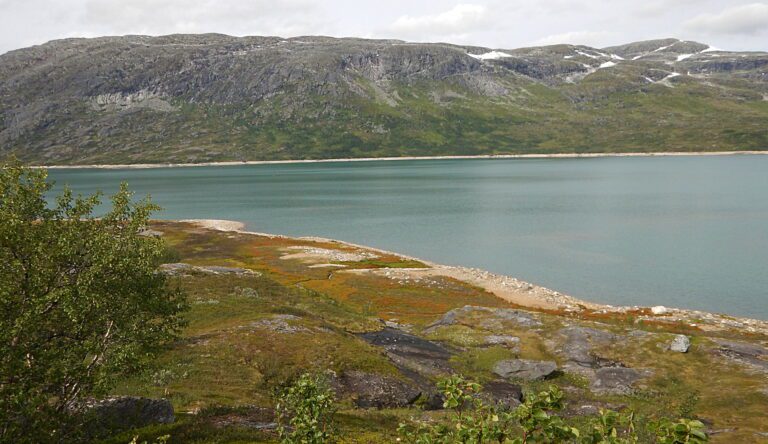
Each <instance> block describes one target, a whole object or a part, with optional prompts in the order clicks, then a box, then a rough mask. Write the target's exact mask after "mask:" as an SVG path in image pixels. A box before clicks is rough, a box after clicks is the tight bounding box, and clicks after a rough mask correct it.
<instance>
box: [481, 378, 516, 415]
mask: <svg viewBox="0 0 768 444" xmlns="http://www.w3.org/2000/svg"><path fill="white" fill-rule="evenodd" d="M483 397H484V398H485V400H486V401H490V402H492V403H494V404H497V405H499V406H501V407H503V408H506V409H513V408H515V407H517V406H518V405H520V403H522V402H523V388H522V387H520V386H519V385H517V384H512V383H510V382H507V381H490V382H487V383H485V384H483Z"/></svg>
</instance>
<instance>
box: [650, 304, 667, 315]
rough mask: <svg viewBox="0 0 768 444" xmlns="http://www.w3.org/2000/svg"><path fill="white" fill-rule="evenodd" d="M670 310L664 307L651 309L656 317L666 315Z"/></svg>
mask: <svg viewBox="0 0 768 444" xmlns="http://www.w3.org/2000/svg"><path fill="white" fill-rule="evenodd" d="M668 311H669V310H667V307H665V306H663V305H657V306H655V307H651V313H653V314H655V315H663V314H666V313H667V312H668Z"/></svg>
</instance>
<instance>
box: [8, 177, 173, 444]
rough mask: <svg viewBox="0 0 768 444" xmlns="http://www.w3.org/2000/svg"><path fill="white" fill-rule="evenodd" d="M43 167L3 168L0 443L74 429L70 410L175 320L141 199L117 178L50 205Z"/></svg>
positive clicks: (57, 436)
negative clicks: (107, 202)
mask: <svg viewBox="0 0 768 444" xmlns="http://www.w3.org/2000/svg"><path fill="white" fill-rule="evenodd" d="M51 188H52V184H51V183H50V182H48V181H47V173H46V171H44V170H35V169H29V168H25V167H22V166H20V165H18V164H10V165H6V166H5V167H3V168H2V170H0V422H1V423H2V428H1V429H0V441H4V442H23V441H28V442H44V441H61V440H64V439H68V438H71V436H70V433H72V432H73V431H74V430H76V429H77V427H76V426H77V424H76V423H72V420H73V419H74V418H75V417H76V416H77V415H73V412H74V411H76V410H77V408H78V406H80V405H81V404H82V401H83V399H84V398H85V397H88V396H94V395H99V394H102V393H104V392H105V390H107V389H108V388H109V387H110V385H111V384H112V383H113V382H114V381H115V380H116V379H117V378H119V377H120V376H122V375H124V374H127V373H131V372H134V371H137V370H139V369H140V368H141V366H142V364H144V363H146V362H147V358H149V357H150V356H151V355H152V352H153V351H154V350H156V349H157V347H158V346H159V345H161V344H163V343H164V342H166V341H168V340H170V339H171V338H172V337H173V336H174V335H175V333H177V332H178V329H179V328H180V327H181V326H182V324H183V320H182V317H181V313H182V311H183V310H184V308H185V306H186V305H185V302H184V298H183V295H182V294H181V293H180V292H179V291H178V290H175V289H173V288H171V287H170V286H169V285H168V284H167V283H166V279H165V277H164V275H163V274H161V273H158V272H157V266H158V264H159V261H160V258H161V256H162V254H163V251H164V248H163V241H162V240H161V239H158V238H155V237H152V236H146V235H144V233H145V231H146V228H147V223H148V221H149V217H150V215H151V213H152V212H153V211H155V210H157V209H158V207H157V206H156V205H154V204H152V203H151V202H150V200H149V198H146V199H144V200H142V201H139V202H136V203H134V202H133V201H132V194H131V193H130V192H129V191H128V189H127V187H126V186H125V185H124V184H123V185H122V186H121V187H120V191H119V192H118V193H117V194H115V195H114V196H112V198H111V203H112V208H111V210H110V211H109V212H107V213H106V214H103V215H102V216H101V217H99V218H97V217H95V216H94V211H95V210H96V208H97V206H98V205H100V204H101V195H100V194H96V195H93V196H89V197H81V196H77V197H75V196H73V193H72V191H71V190H69V189H65V190H64V191H63V193H62V194H61V195H60V196H58V197H57V198H56V200H55V203H54V204H51V205H49V204H48V202H47V201H46V194H47V193H49V192H50V190H51Z"/></svg>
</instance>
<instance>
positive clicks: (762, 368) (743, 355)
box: [712, 338, 768, 373]
mask: <svg viewBox="0 0 768 444" xmlns="http://www.w3.org/2000/svg"><path fill="white" fill-rule="evenodd" d="M712 340H713V341H714V342H715V343H716V344H717V345H718V346H719V347H718V348H717V349H716V350H715V353H717V354H718V355H720V356H722V357H724V358H726V359H728V360H729V361H733V362H737V363H739V364H742V365H745V366H746V367H747V368H749V369H750V370H753V371H757V372H763V373H768V347H764V346H762V345H760V344H753V343H750V342H740V341H731V340H728V339H719V338H713V339H712Z"/></svg>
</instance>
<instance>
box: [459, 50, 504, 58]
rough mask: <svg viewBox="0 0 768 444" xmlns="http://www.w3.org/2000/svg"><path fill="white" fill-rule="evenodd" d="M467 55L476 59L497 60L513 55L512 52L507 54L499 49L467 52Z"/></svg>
mask: <svg viewBox="0 0 768 444" xmlns="http://www.w3.org/2000/svg"><path fill="white" fill-rule="evenodd" d="M467 55H468V56H470V57H472V58H475V59H478V60H498V59H502V58H505V57H513V55H512V54H507V53H506V52H501V51H490V52H486V53H484V54H470V53H467Z"/></svg>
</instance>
